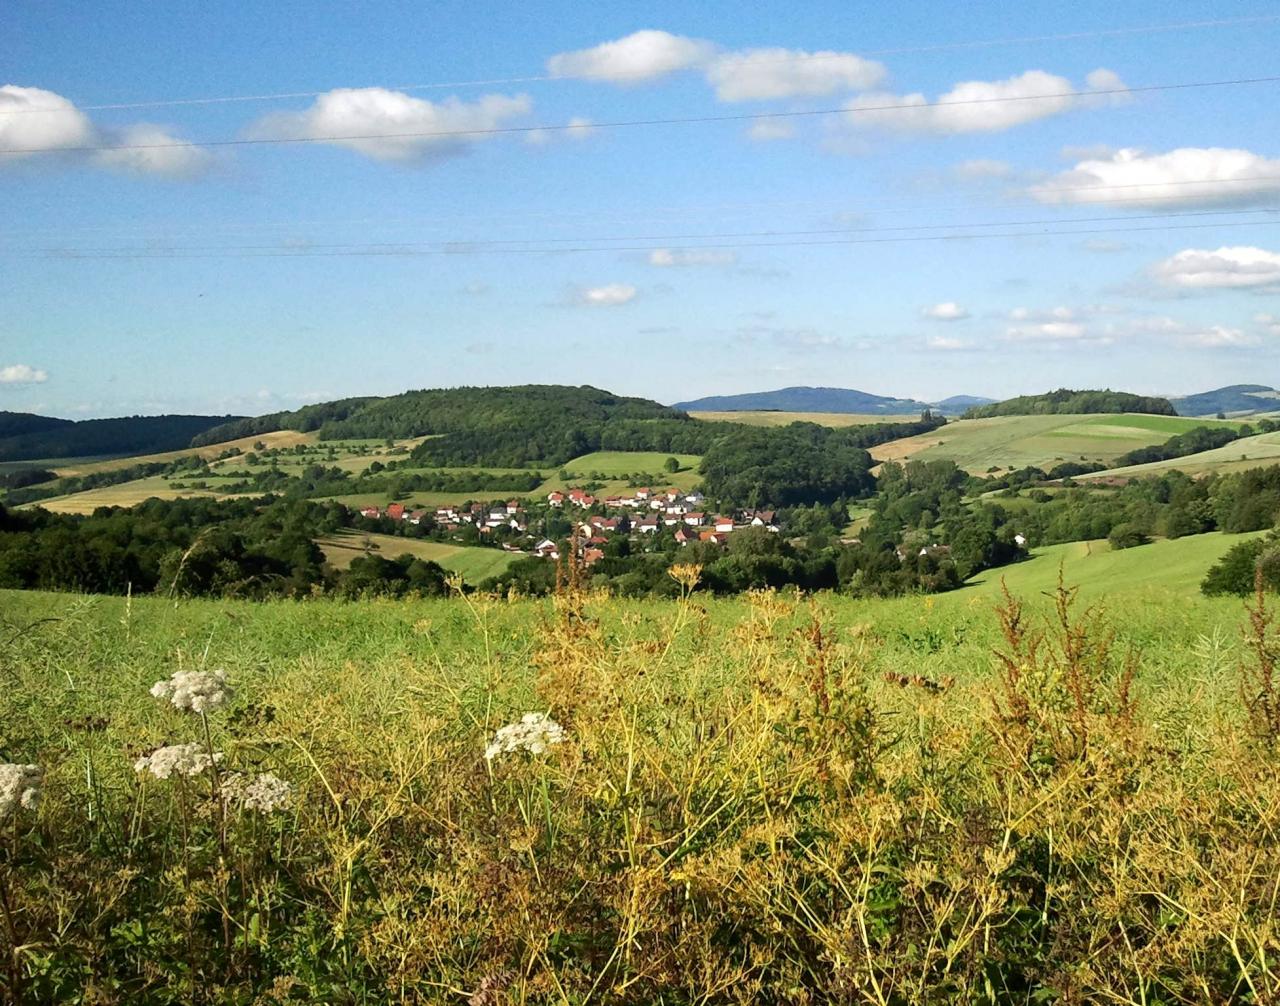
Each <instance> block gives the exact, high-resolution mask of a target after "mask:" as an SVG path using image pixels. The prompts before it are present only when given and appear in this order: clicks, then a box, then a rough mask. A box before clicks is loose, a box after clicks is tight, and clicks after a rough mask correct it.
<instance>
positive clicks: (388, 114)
mask: <svg viewBox="0 0 1280 1006" xmlns="http://www.w3.org/2000/svg"><path fill="white" fill-rule="evenodd" d="M532 108H533V102H532V101H531V100H530V99H529V97H528V95H524V94H519V95H513V96H508V95H503V94H486V95H484V96H482V97H480V98H478V99H476V100H475V101H462V100H461V99H459V98H454V97H451V98H446V99H445V100H444V101H439V102H433V101H427V100H425V99H423V98H414V97H411V96H410V95H407V94H405V93H404V92H402V91H390V90H387V89H386V88H383V87H363V88H338V89H336V90H333V91H328V92H326V93H324V94H322V95H320V96H319V97H318V98H316V99H315V101H314V102H313V103H312V104H311V107H310V108H307V109H305V110H303V111H301V112H276V113H273V114H271V115H268V116H265V117H264V118H262V119H260V120H258V122H257V123H255V124H254V125H253V126H252V127H251V129H250V136H252V137H255V138H263V139H295V138H310V139H314V140H316V141H317V142H323V143H330V144H333V145H334V146H338V147H346V148H347V149H349V150H354V151H356V152H358V153H361V154H364V155H365V156H367V157H372V158H374V159H375V160H379V161H394V162H400V163H414V162H422V161H427V160H435V159H440V158H444V157H451V156H455V155H457V154H460V153H463V152H464V151H465V150H466V149H467V148H468V147H470V146H471V145H472V144H473V143H476V142H478V141H480V140H484V139H487V138H489V136H490V135H492V134H486V133H484V132H483V131H484V130H490V129H500V128H502V127H503V126H504V125H505V124H507V123H508V122H509V121H510V120H511V119H514V118H518V117H519V116H522V115H527V114H528V113H529V111H530V110H531V109H532ZM473 130H474V131H476V132H475V133H473V134H472V135H456V134H457V133H459V132H462V133H466V132H468V131H473ZM424 133H425V134H433V133H434V134H439V133H452V134H455V135H447V136H441V135H421V134H424ZM405 134H417V135H405ZM334 137H349V138H348V139H340V138H334Z"/></svg>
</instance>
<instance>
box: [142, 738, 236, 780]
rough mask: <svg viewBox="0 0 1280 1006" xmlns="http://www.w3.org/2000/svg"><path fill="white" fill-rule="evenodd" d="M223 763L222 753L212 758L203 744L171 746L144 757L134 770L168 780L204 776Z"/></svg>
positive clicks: (158, 749)
mask: <svg viewBox="0 0 1280 1006" xmlns="http://www.w3.org/2000/svg"><path fill="white" fill-rule="evenodd" d="M221 761H222V752H221V751H215V752H214V754H213V757H212V758H210V757H209V752H208V751H206V750H205V748H204V745H203V744H170V745H169V746H168V747H162V748H156V749H155V750H154V751H152V752H151V754H149V755H143V756H142V757H141V758H139V759H138V760H137V761H136V762H134V763H133V770H134V771H135V772H137V773H139V774H141V773H143V772H150V773H151V774H152V775H153V776H155V777H156V778H157V779H168V778H170V777H171V776H174V775H186V776H192V775H202V774H203V773H205V772H208V771H209V769H211V768H212V767H213V766H214V764H216V763H219V762H221Z"/></svg>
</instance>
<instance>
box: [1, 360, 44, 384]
mask: <svg viewBox="0 0 1280 1006" xmlns="http://www.w3.org/2000/svg"><path fill="white" fill-rule="evenodd" d="M47 380H49V373H48V371H45V370H41V369H40V368H39V367H31V366H28V365H27V364H25V363H11V364H9V365H8V366H7V367H0V384H44V382H45V381H47Z"/></svg>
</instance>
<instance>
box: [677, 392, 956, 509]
mask: <svg viewBox="0 0 1280 1006" xmlns="http://www.w3.org/2000/svg"><path fill="white" fill-rule="evenodd" d="M945 422H946V420H945V419H942V418H941V417H935V416H933V415H932V414H930V413H926V414H925V415H924V416H922V417H921V419H920V420H919V421H918V422H914V423H872V424H868V425H865V426H846V427H842V428H840V429H832V428H831V427H828V426H819V425H817V424H815V423H792V424H791V425H790V426H782V427H773V428H770V427H760V426H737V425H735V426H732V427H731V428H730V431H729V432H728V433H727V434H725V435H724V436H722V437H720V438H719V439H718V440H716V442H715V443H713V444H712V445H711V446H710V448H709V449H708V450H707V451H706V452H705V457H704V458H703V462H702V468H701V471H702V475H703V480H704V486H703V487H704V489H705V491H706V492H707V494H708V495H709V496H712V497H713V498H715V499H719V500H722V501H724V502H726V503H730V504H734V505H738V506H747V507H757V506H795V505H797V504H812V503H831V502H834V501H835V500H837V499H842V498H843V499H854V498H857V497H859V496H865V495H867V494H868V493H870V492H872V491H873V490H874V489H875V479H874V477H873V476H872V475H871V468H872V466H873V465H874V464H875V462H874V461H873V460H872V459H871V456H870V455H869V454H868V453H867V451H868V449H869V448H872V447H876V446H878V445H879V444H883V443H888V442H889V441H891V440H898V439H901V438H903V437H912V436H916V435H918V434H921V433H929V432H932V431H933V430H935V429H937V428H938V427H939V426H941V425H943V424H944V423H945Z"/></svg>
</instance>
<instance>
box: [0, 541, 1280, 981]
mask: <svg viewBox="0 0 1280 1006" xmlns="http://www.w3.org/2000/svg"><path fill="white" fill-rule="evenodd" d="M1215 540H1216V541H1215ZM1169 544H1170V546H1171V547H1172V548H1174V550H1176V547H1178V546H1182V545H1183V544H1184V543H1182V542H1176V543H1169ZM1229 544H1230V541H1229V540H1226V539H1221V538H1219V537H1218V536H1204V538H1203V539H1201V540H1199V541H1196V542H1192V543H1191V545H1190V548H1192V549H1198V550H1200V551H1201V552H1202V553H1204V554H1208V553H1209V552H1211V551H1213V550H1214V549H1218V550H1221V549H1224V548H1225V547H1227V546H1228V545H1229ZM1142 552H1143V550H1142V549H1135V550H1131V551H1130V552H1127V553H1117V554H1115V555H1114V556H1113V557H1112V558H1111V559H1110V560H1108V561H1109V562H1111V563H1112V564H1113V567H1114V568H1113V569H1112V570H1111V571H1110V576H1111V578H1112V580H1113V581H1114V583H1113V588H1112V589H1110V590H1108V591H1107V592H1106V601H1107V610H1106V618H1107V622H1108V623H1109V626H1110V629H1109V630H1108V629H1107V628H1106V627H1104V626H1103V625H1102V624H1100V623H1098V622H1096V621H1095V620H1094V619H1093V618H1091V617H1090V616H1087V615H1086V614H1085V612H1084V611H1083V610H1082V609H1081V608H1080V607H1079V606H1076V607H1074V608H1072V607H1070V606H1068V605H1066V604H1065V602H1064V603H1063V604H1062V606H1061V609H1060V610H1059V609H1057V608H1055V599H1054V598H1052V597H1050V598H1046V597H1043V596H1042V595H1041V594H1040V593H1039V592H1038V588H1039V587H1040V586H1043V585H1045V584H1047V583H1051V582H1052V571H1053V570H1054V569H1056V567H1057V560H1058V558H1060V557H1058V556H1056V555H1049V556H1044V557H1042V558H1040V559H1037V560H1034V561H1032V562H1029V563H1026V564H1025V565H1024V566H1023V567H1019V568H1017V569H1016V570H1010V571H1009V580H1010V582H1015V581H1014V574H1015V573H1016V574H1017V575H1018V576H1021V577H1022V578H1023V580H1022V583H1023V585H1025V586H1027V587H1028V588H1032V590H1030V591H1029V593H1030V594H1031V597H1030V598H1029V604H1028V607H1027V608H1026V609H1020V608H1019V607H1018V606H1017V605H1006V606H1005V608H1004V612H1003V616H998V615H997V614H996V612H995V611H994V610H993V601H995V600H997V597H996V595H995V594H994V593H993V590H992V587H991V585H978V586H976V587H975V588H971V589H968V590H965V591H960V592H957V593H955V594H953V595H948V596H946V597H944V598H939V599H936V600H929V599H919V598H905V599H900V600H896V601H889V602H870V601H868V602H853V601H848V600H843V599H838V598H829V597H828V598H818V599H814V600H810V599H794V598H791V599H788V598H785V597H782V596H779V595H775V594H771V593H760V594H756V595H752V596H749V597H746V598H740V599H733V600H713V599H704V598H703V597H702V596H700V595H697V594H694V595H692V596H691V597H689V598H688V599H686V600H685V601H683V602H680V603H670V604H666V603H655V602H623V601H615V600H609V599H606V598H595V597H584V596H581V595H576V594H573V593H569V594H566V595H562V596H561V597H559V598H557V599H556V600H555V601H552V602H531V601H514V602H506V601H493V600H475V599H470V600H451V601H435V602H428V601H422V602H398V603H379V602H369V603H334V602H306V603H285V602H281V603H264V604H248V603H240V602H188V601H182V602H178V603H176V604H175V603H174V602H172V601H163V600H158V599H144V600H138V599H135V600H133V601H132V602H130V601H128V600H126V599H120V598H82V597H75V596H61V595H39V594H13V593H0V615H3V619H4V624H3V626H2V627H0V642H2V643H3V648H2V649H0V675H3V677H4V680H5V688H4V689H3V692H0V760H6V761H16V762H32V763H38V764H40V765H42V766H44V767H45V778H44V784H43V790H44V800H43V803H42V805H41V806H40V808H39V810H38V812H33V811H30V810H25V809H18V810H16V811H14V813H13V814H12V819H11V820H10V821H9V822H7V823H6V826H5V836H4V842H3V852H0V857H2V858H0V894H2V895H3V897H2V898H0V904H2V906H3V918H2V919H0V950H2V951H3V953H0V983H2V984H0V988H4V989H7V990H8V994H9V995H10V996H11V997H12V998H13V999H15V1000H17V1001H29V1002H41V1003H44V1002H95V1003H125V1002H128V1003H191V1002H220V1003H221V1002H234V1003H256V1002H263V1003H266V1002H272V1003H275V1002H325V1003H331V1002H332V1003H346V1002H349V1003H383V1002H414V1003H417V1002H440V1003H472V1004H481V1006H483V1004H500V1003H508V1002H510V1003H589V1002H591V1003H595V1002H599V1003H605V1002H610V1003H636V1004H641V1003H644V1004H650V1003H671V1004H677V1003H679V1004H693V1003H708V1004H709V1003H748V1002H778V1003H798V1004H799V1003H805V1004H809V1003H826V1002H834V1003H880V1004H891V1003H892V1004H898V1003H975V1002H986V1003H997V1002H998V1003H1032V1002H1035V1003H1041V1002H1063V1003H1067V1002H1086V1001H1088V1002H1120V1003H1144V1004H1154V1003H1184V1002H1185V1003H1193V1002H1194V1003H1222V1002H1252V1003H1269V1002H1275V1001H1276V1000H1277V997H1278V996H1280V970H1278V967H1280V965H1278V963H1277V962H1278V961H1280V957H1278V956H1277V955H1278V954H1280V935H1278V933H1277V929H1276V926H1275V908H1276V899H1277V897H1278V896H1280V893H1278V891H1280V889H1278V884H1277V880H1276V878H1277V877H1278V876H1280V840H1278V839H1280V836H1278V835H1277V827H1278V825H1280V766H1278V763H1277V761H1276V757H1275V753H1274V749H1273V748H1270V747H1268V739H1267V737H1266V731H1265V729H1263V720H1262V719H1260V718H1259V716H1258V715H1257V708H1256V707H1255V709H1254V715H1253V717H1252V718H1250V717H1249V716H1248V715H1246V708H1245V707H1244V706H1243V705H1242V703H1241V701H1240V698H1239V695H1240V692H1239V688H1238V676H1237V668H1238V666H1239V665H1240V664H1241V662H1242V661H1243V662H1244V665H1245V666H1246V667H1248V666H1251V665H1252V663H1253V662H1252V661H1251V658H1250V656H1249V653H1248V650H1247V648H1246V646H1245V644H1244V640H1243V639H1242V637H1241V635H1240V631H1239V626H1240V624H1241V621H1242V618H1243V615H1244V611H1243V609H1242V607H1241V605H1240V603H1239V602H1238V601H1229V600H1213V601H1210V600H1205V599H1202V598H1198V597H1197V596H1196V595H1195V594H1194V593H1193V592H1192V591H1193V587H1192V588H1189V587H1188V584H1189V583H1192V582H1193V578H1192V577H1191V576H1190V574H1187V575H1184V576H1177V575H1175V576H1174V577H1173V578H1171V579H1170V580H1169V581H1167V582H1165V583H1163V584H1161V583H1159V582H1157V583H1150V582H1148V583H1146V584H1145V585H1144V586H1142V588H1141V589H1140V590H1138V589H1133V588H1134V583H1133V582H1131V583H1130V586H1129V587H1128V588H1125V587H1123V586H1121V585H1120V584H1121V581H1123V580H1124V577H1123V576H1121V575H1120V572H1119V571H1120V570H1121V567H1122V566H1124V565H1125V564H1129V565H1130V566H1131V567H1132V568H1138V567H1140V566H1145V567H1146V568H1147V569H1148V570H1149V571H1150V570H1152V569H1156V568H1159V566H1160V565H1161V564H1167V563H1169V562H1170V560H1172V559H1173V558H1174V552H1173V551H1170V552H1169V553H1167V554H1164V555H1163V556H1157V555H1156V553H1154V552H1148V553H1147V554H1146V555H1145V556H1144V555H1142V554H1140V553H1142ZM1156 560H1159V562H1157V561H1156ZM1198 561H1199V560H1198V559H1186V563H1185V564H1186V566H1187V568H1188V569H1190V567H1191V565H1193V564H1194V563H1195V562H1198ZM1067 568H1068V569H1070V568H1071V567H1070V566H1068V567H1067ZM676 572H677V574H678V575H680V576H683V577H685V578H686V579H689V580H691V578H692V576H693V575H694V573H693V571H691V570H683V571H682V570H677V571H676ZM1148 579H1149V578H1148ZM1135 582H1136V580H1135ZM1095 596H1101V594H1100V593H1098V594H1095ZM1059 616H1061V621H1060V620H1059ZM43 618H54V619H57V621H56V622H46V623H39V624H36V623H37V620H38V619H43ZM1002 618H1003V631H1002V621H1001V619H1002ZM1110 633H1114V640H1112V636H1111V634H1110ZM1041 634H1043V638H1041ZM1001 655H1002V656H1001ZM179 668H182V669H214V668H221V669H225V670H226V671H227V673H228V675H229V677H230V680H231V683H232V685H233V687H234V688H235V690H236V694H235V698H234V701H233V702H232V703H231V705H230V706H229V707H228V708H226V709H222V710H218V711H215V712H211V713H209V714H208V717H207V721H206V720H205V719H204V718H203V717H202V716H200V715H197V714H193V713H190V712H180V711H178V710H177V709H175V708H173V707H172V706H171V705H169V704H168V703H166V702H164V701H161V700H159V699H157V698H154V697H152V696H151V695H149V694H148V689H149V688H150V687H151V685H152V684H153V683H154V682H155V681H157V680H160V679H163V678H166V677H168V676H169V674H170V673H172V672H173V671H174V670H177V669H179ZM1250 680H1251V681H1252V682H1254V683H1255V684H1256V679H1250ZM1252 688H1253V684H1251V685H1250V689H1252ZM1250 693H1251V694H1252V691H1251V692H1250ZM531 711H538V712H545V713H549V714H550V715H551V717H553V718H554V720H555V721H556V722H558V723H559V724H560V725H561V726H562V727H563V729H564V731H565V739H564V740H563V742H562V743H553V744H550V745H548V746H547V747H546V749H545V750H544V751H542V752H540V753H531V752H530V751H527V750H516V751H512V752H508V753H503V754H498V755H497V756H495V757H494V758H492V759H491V760H489V759H486V757H485V746H486V743H488V742H489V741H491V740H492V739H493V737H494V734H495V732H496V731H497V730H498V729H499V728H501V727H503V726H504V725H506V724H510V723H513V722H515V721H519V720H520V718H521V716H522V715H523V714H525V713H528V712H531ZM206 722H207V725H208V730H209V733H208V735H207V741H206V734H205V724H206ZM186 742H191V743H194V744H196V745H197V746H203V745H205V744H206V743H207V744H208V745H210V746H211V747H212V748H213V749H216V750H217V751H218V752H220V753H221V754H222V755H223V761H222V762H221V763H220V766H219V775H218V779H215V778H214V777H213V775H212V773H209V772H207V771H205V772H199V773H196V774H194V775H192V776H190V777H178V778H174V779H171V780H168V781H159V780H155V779H149V778H147V777H145V776H143V775H139V774H137V773H135V771H134V770H133V767H132V766H133V762H134V760H135V759H136V758H137V757H138V756H140V755H142V754H145V753H147V752H149V751H151V750H153V749H154V748H156V747H157V746H159V745H161V744H177V743H186ZM231 771H235V772H244V773H254V772H262V771H270V772H272V773H274V774H275V775H277V776H279V777H280V778H281V779H284V780H286V781H288V782H289V783H290V784H291V785H292V786H293V787H294V794H293V799H292V800H291V801H290V802H289V804H288V806H287V807H286V808H285V809H284V810H283V811H281V812H277V813H271V814H268V813H254V812H251V811H249V810H246V809H242V808H241V806H240V805H239V804H237V803H235V802H234V801H233V800H230V799H222V798H219V797H218V796H216V795H215V794H216V793H218V792H220V789H219V785H220V784H219V781H218V780H225V778H226V776H225V773H227V772H231Z"/></svg>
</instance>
